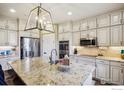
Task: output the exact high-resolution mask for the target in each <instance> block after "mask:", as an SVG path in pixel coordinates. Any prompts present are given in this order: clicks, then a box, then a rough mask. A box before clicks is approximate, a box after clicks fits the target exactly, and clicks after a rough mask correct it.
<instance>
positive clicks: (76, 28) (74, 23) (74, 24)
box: [72, 21, 80, 31]
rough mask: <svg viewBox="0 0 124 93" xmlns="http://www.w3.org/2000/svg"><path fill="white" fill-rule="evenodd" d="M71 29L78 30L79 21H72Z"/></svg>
mask: <svg viewBox="0 0 124 93" xmlns="http://www.w3.org/2000/svg"><path fill="white" fill-rule="evenodd" d="M72 29H73V31H80V21H75V22H73V26H72Z"/></svg>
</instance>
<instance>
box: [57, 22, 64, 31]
mask: <svg viewBox="0 0 124 93" xmlns="http://www.w3.org/2000/svg"><path fill="white" fill-rule="evenodd" d="M62 32H64V25H63V24H59V27H58V33H62Z"/></svg>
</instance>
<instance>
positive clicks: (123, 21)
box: [122, 10, 124, 24]
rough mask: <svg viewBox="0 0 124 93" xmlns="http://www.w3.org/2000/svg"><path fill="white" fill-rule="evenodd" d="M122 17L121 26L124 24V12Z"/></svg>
mask: <svg viewBox="0 0 124 93" xmlns="http://www.w3.org/2000/svg"><path fill="white" fill-rule="evenodd" d="M122 15H123V17H122V24H124V10H123V11H122Z"/></svg>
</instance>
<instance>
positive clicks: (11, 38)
mask: <svg viewBox="0 0 124 93" xmlns="http://www.w3.org/2000/svg"><path fill="white" fill-rule="evenodd" d="M16 45H17V32H16V31H7V30H0V46H16Z"/></svg>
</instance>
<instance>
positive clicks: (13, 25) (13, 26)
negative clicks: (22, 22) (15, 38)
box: [7, 19, 17, 30]
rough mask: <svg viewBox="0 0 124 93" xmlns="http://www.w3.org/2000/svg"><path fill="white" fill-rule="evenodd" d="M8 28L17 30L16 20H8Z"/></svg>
mask: <svg viewBox="0 0 124 93" xmlns="http://www.w3.org/2000/svg"><path fill="white" fill-rule="evenodd" d="M7 25H8V29H11V30H17V20H14V19H13V20H8V23H7Z"/></svg>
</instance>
